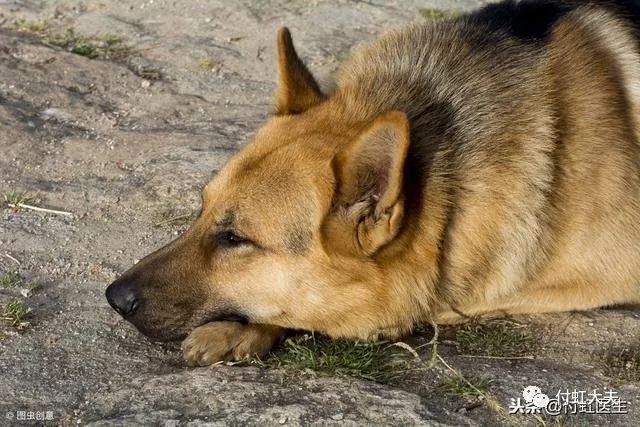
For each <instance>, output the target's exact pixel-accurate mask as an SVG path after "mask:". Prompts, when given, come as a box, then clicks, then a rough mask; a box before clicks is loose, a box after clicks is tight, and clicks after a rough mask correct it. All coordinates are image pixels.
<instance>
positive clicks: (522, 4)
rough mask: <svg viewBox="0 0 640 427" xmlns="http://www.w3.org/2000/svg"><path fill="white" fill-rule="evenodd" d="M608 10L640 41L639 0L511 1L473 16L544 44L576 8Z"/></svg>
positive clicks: (475, 20) (473, 19)
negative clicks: (618, 16)
mask: <svg viewBox="0 0 640 427" xmlns="http://www.w3.org/2000/svg"><path fill="white" fill-rule="evenodd" d="M584 5H593V6H596V7H605V8H607V9H609V10H612V11H614V13H616V14H618V15H620V16H623V17H624V18H625V19H627V20H628V21H629V22H630V23H631V24H632V26H633V28H634V32H635V35H636V38H637V39H638V40H639V41H640V1H638V0H582V1H581V0H521V1H518V0H509V1H504V2H500V3H496V4H491V5H488V6H485V7H484V8H482V9H480V10H479V11H477V12H475V13H473V14H472V15H471V16H470V19H471V22H473V23H474V24H476V25H483V26H486V27H488V28H489V29H491V30H492V31H506V32H508V33H509V34H511V35H512V36H514V37H516V38H518V39H521V40H524V41H538V40H544V39H546V38H547V36H548V35H549V33H550V31H551V29H552V28H553V26H554V24H555V23H556V22H557V21H558V20H559V19H561V18H562V17H563V16H564V15H566V14H567V13H569V12H571V11H572V10H574V9H575V8H576V7H579V6H584Z"/></svg>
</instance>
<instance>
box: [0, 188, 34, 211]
mask: <svg viewBox="0 0 640 427" xmlns="http://www.w3.org/2000/svg"><path fill="white" fill-rule="evenodd" d="M2 198H3V200H4V204H5V205H13V206H15V207H16V208H19V205H20V204H21V203H24V204H29V203H31V202H33V198H32V197H30V196H29V195H28V194H27V193H25V192H24V191H10V192H8V193H5V194H3V196H2Z"/></svg>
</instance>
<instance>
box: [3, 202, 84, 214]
mask: <svg viewBox="0 0 640 427" xmlns="http://www.w3.org/2000/svg"><path fill="white" fill-rule="evenodd" d="M7 206H9V207H10V208H14V209H17V208H22V209H29V210H32V211H37V212H46V213H50V214H55V215H64V216H73V214H72V213H71V212H65V211H58V210H55V209H46V208H40V207H38V206H32V205H27V204H25V203H16V204H13V203H8V204H7Z"/></svg>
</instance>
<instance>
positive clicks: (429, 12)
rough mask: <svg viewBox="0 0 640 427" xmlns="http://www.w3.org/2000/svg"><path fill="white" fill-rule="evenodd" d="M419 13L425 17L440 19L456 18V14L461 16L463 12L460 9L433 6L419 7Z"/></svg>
mask: <svg viewBox="0 0 640 427" xmlns="http://www.w3.org/2000/svg"><path fill="white" fill-rule="evenodd" d="M418 13H419V14H420V15H422V16H424V17H425V18H429V19H433V20H439V19H447V18H455V17H456V16H460V15H461V14H462V12H461V11H459V10H444V9H431V8H422V9H418Z"/></svg>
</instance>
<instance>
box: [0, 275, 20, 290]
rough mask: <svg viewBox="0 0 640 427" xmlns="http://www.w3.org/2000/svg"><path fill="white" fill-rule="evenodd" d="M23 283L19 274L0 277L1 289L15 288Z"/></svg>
mask: <svg viewBox="0 0 640 427" xmlns="http://www.w3.org/2000/svg"><path fill="white" fill-rule="evenodd" d="M21 282H22V278H21V277H20V275H19V274H18V273H14V272H9V273H5V274H3V275H1V276H0V288H15V287H16V286H17V285H18V284H20V283H21Z"/></svg>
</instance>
